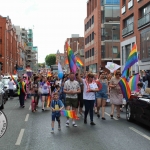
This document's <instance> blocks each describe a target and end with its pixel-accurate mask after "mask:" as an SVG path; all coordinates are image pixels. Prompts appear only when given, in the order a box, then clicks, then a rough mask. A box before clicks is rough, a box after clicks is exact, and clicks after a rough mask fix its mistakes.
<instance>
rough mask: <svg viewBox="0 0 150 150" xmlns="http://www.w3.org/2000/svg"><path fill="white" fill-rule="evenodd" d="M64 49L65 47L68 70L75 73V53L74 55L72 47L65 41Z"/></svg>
mask: <svg viewBox="0 0 150 150" xmlns="http://www.w3.org/2000/svg"><path fill="white" fill-rule="evenodd" d="M66 49H67V55H68V62H69V67H70V71H71V72H73V73H76V70H77V65H76V58H75V55H74V53H73V51H72V49H71V48H70V46H69V44H68V42H66Z"/></svg>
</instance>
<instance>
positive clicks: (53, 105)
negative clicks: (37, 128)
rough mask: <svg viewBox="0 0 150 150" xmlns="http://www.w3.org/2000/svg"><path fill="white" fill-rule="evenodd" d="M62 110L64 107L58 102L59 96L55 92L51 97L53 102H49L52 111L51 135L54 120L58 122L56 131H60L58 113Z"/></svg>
mask: <svg viewBox="0 0 150 150" xmlns="http://www.w3.org/2000/svg"><path fill="white" fill-rule="evenodd" d="M63 108H64V105H63V103H62V101H61V100H59V94H58V93H57V92H56V93H54V95H53V100H52V102H51V109H52V124H51V126H52V131H51V133H54V122H55V119H56V120H57V121H58V130H61V126H60V116H61V114H60V111H61V110H62V109H63Z"/></svg>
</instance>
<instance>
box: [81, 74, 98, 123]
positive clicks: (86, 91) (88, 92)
mask: <svg viewBox="0 0 150 150" xmlns="http://www.w3.org/2000/svg"><path fill="white" fill-rule="evenodd" d="M93 78H94V75H93V74H91V73H90V74H88V75H87V77H86V79H82V81H83V85H84V86H83V100H84V105H85V112H84V123H85V124H87V115H88V113H89V112H90V120H91V123H90V124H91V125H95V123H94V122H93V107H94V102H95V92H97V91H99V89H98V86H97V84H96V82H94V80H93Z"/></svg>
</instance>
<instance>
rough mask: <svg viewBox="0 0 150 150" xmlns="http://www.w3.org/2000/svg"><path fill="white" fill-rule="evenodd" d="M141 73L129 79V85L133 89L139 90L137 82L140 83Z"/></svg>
mask: <svg viewBox="0 0 150 150" xmlns="http://www.w3.org/2000/svg"><path fill="white" fill-rule="evenodd" d="M139 78H140V76H139V74H136V75H133V76H132V77H131V78H130V80H129V87H130V89H131V91H137V90H138V87H137V84H138V83H139Z"/></svg>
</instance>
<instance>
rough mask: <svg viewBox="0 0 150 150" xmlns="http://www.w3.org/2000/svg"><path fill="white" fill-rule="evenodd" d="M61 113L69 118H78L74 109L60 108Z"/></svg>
mask: <svg viewBox="0 0 150 150" xmlns="http://www.w3.org/2000/svg"><path fill="white" fill-rule="evenodd" d="M61 115H62V116H65V117H69V118H71V119H76V120H78V119H79V118H78V116H77V115H76V113H75V111H74V110H61Z"/></svg>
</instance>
